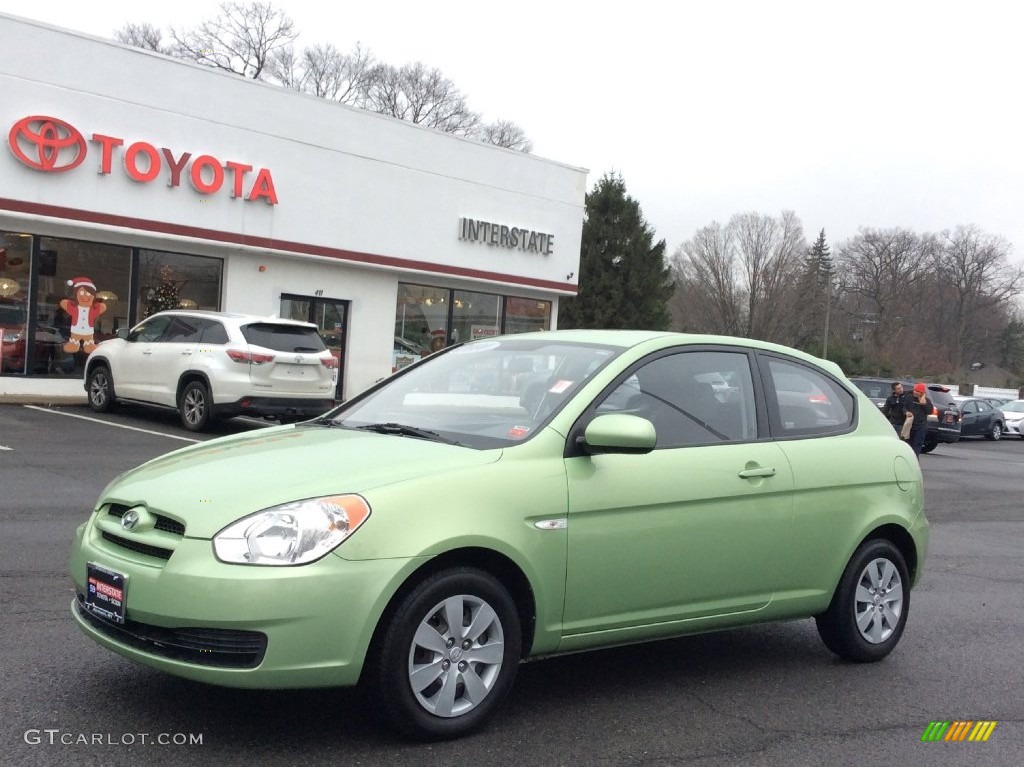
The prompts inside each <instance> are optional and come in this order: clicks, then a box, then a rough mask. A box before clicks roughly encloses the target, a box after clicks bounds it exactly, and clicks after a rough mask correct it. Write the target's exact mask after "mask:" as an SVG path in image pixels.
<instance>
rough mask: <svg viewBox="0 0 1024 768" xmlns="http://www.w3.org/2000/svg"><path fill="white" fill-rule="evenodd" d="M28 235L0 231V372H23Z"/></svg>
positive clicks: (26, 313)
mask: <svg viewBox="0 0 1024 768" xmlns="http://www.w3.org/2000/svg"><path fill="white" fill-rule="evenodd" d="M31 257H32V236H31V235H24V234H20V233H17V232H0V373H24V372H25V366H26V365H27V360H26V352H27V349H28V345H27V343H26V341H25V340H26V338H27V337H28V285H29V269H30V267H31V261H32V258H31Z"/></svg>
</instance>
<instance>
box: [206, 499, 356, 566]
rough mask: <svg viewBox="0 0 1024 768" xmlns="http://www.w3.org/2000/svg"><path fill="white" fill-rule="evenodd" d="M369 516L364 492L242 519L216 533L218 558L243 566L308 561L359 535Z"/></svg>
mask: <svg viewBox="0 0 1024 768" xmlns="http://www.w3.org/2000/svg"><path fill="white" fill-rule="evenodd" d="M369 516H370V505H369V504H367V503H366V500H365V499H364V498H363V497H362V496H356V495H355V494H346V495H344V496H321V497H319V498H315V499H305V500H303V501H293V502H290V503H288V504H281V505H279V506H276V507H271V508H270V509H264V510H262V511H261V512H256V513H255V514H252V515H248V516H247V517H243V518H242V519H241V520H237V521H236V522H234V523H232V524H231V525H229V526H228V527H227V528H225V529H224V530H222V531H221V532H220V533H218V534H217V535H216V536H214V537H213V549H214V552H215V553H216V555H217V559H218V560H222V561H223V562H225V563H240V564H242V565H303V564H305V563H311V562H313V561H314V560H318V559H320V558H321V557H323V556H324V555H326V554H327V553H328V552H330V551H331V550H332V549H334V548H335V547H337V546H338V545H339V544H341V542H343V541H344V540H345V539H347V538H348V537H349V536H351V535H352V534H353V533H355V531H356V529H357V528H359V526H360V525H362V524H363V523H364V522H365V521H366V518H368V517H369Z"/></svg>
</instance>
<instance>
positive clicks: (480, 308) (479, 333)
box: [452, 291, 501, 344]
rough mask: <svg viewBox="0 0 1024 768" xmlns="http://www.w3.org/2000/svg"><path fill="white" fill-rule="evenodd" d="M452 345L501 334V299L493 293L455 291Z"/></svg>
mask: <svg viewBox="0 0 1024 768" xmlns="http://www.w3.org/2000/svg"><path fill="white" fill-rule="evenodd" d="M454 294H455V295H454V297H453V299H452V343H453V344H454V343H456V342H459V341H472V340H473V339H486V338H488V337H490V336H497V335H498V334H500V333H501V297H500V296H498V295H496V294H493V293H470V292H469V291H455V292H454Z"/></svg>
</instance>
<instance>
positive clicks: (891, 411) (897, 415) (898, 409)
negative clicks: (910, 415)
mask: <svg viewBox="0 0 1024 768" xmlns="http://www.w3.org/2000/svg"><path fill="white" fill-rule="evenodd" d="M903 394H904V392H903V383H902V382H899V381H894V382H893V383H892V394H891V395H889V396H888V397H887V398H885V405H883V406H882V415H883V416H885V418H887V419H888V420H889V423H890V424H892V426H893V429H895V430H896V434H899V432H900V430H901V429H903V418H904V417H905V416H906V409H905V408H904V406H903Z"/></svg>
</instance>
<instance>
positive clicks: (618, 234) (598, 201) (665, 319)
mask: <svg viewBox="0 0 1024 768" xmlns="http://www.w3.org/2000/svg"><path fill="white" fill-rule="evenodd" d="M579 286H580V290H579V293H578V295H577V296H575V297H573V298H569V299H563V300H562V301H561V302H560V303H559V311H558V327H559V328H644V329H651V330H664V329H666V328H668V326H669V323H670V321H671V317H670V315H669V310H668V302H669V299H670V298H671V297H672V292H673V284H672V273H671V270H670V269H669V266H668V265H667V264H666V263H665V241H664V240H661V241H659V242H658V243H657V244H654V231H653V230H652V229H651V228H650V227H649V226H648V225H647V222H646V221H644V217H643V213H642V212H641V210H640V205H639V204H638V203H637V202H636V201H635V200H633V199H632V198H631V197H630V196H629V195H628V194H627V193H626V184H625V182H623V180H622V178H621V176H618V175H616V174H606V175H605V176H604V177H603V178H602V179H601V180H600V181H599V182H598V183H597V184H596V185H595V187H594V189H593V191H592V192H590V193H589V194H588V195H587V198H586V220H585V221H584V223H583V242H582V245H581V248H580V275H579Z"/></svg>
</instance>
